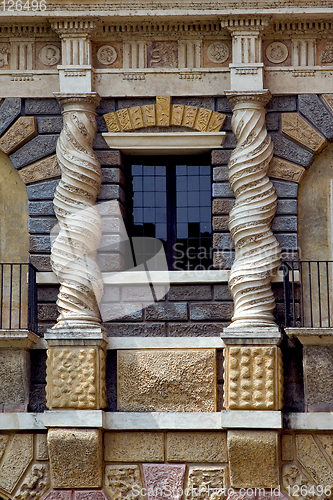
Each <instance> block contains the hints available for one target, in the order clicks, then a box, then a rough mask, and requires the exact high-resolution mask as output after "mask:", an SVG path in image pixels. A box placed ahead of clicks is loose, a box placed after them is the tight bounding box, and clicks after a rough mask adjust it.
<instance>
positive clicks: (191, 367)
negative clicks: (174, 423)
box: [117, 349, 216, 412]
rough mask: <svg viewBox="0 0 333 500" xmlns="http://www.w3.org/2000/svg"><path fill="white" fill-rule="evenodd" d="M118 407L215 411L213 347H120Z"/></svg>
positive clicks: (214, 358)
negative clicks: (184, 348)
mask: <svg viewBox="0 0 333 500" xmlns="http://www.w3.org/2000/svg"><path fill="white" fill-rule="evenodd" d="M117 367H118V410H119V411H206V412H207V411H208V412H209V411H216V382H215V381H216V357H215V350H213V349H207V350H206V349H201V350H196V349H188V350H181V349H179V350H175V351H172V352H168V351H164V350H156V351H154V350H149V351H145V350H137V351H125V350H124V351H118V364H117Z"/></svg>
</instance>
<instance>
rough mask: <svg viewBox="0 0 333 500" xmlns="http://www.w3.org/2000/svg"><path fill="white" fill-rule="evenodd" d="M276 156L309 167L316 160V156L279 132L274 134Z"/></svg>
mask: <svg viewBox="0 0 333 500" xmlns="http://www.w3.org/2000/svg"><path fill="white" fill-rule="evenodd" d="M271 137H272V139H273V144H274V154H275V155H276V156H278V157H279V158H283V159H284V160H288V161H291V162H293V163H297V164H298V165H302V167H309V166H310V165H311V163H312V162H313V160H314V154H313V153H311V152H310V151H308V150H307V149H305V148H303V147H302V146H300V145H299V144H297V143H296V142H294V141H291V140H290V139H288V138H287V137H284V136H283V135H281V134H280V133H278V132H272V133H271Z"/></svg>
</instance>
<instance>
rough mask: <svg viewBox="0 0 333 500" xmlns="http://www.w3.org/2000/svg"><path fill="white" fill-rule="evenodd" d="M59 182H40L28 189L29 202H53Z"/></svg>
mask: <svg viewBox="0 0 333 500" xmlns="http://www.w3.org/2000/svg"><path fill="white" fill-rule="evenodd" d="M58 183H59V180H58V179H56V180H54V181H46V182H40V183H38V184H33V185H32V186H28V187H27V195H28V200H53V198H54V192H55V189H56V187H57V185H58Z"/></svg>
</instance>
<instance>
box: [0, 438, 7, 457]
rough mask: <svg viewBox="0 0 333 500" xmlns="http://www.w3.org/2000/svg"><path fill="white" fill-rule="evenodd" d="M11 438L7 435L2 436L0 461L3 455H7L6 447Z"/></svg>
mask: <svg viewBox="0 0 333 500" xmlns="http://www.w3.org/2000/svg"><path fill="white" fill-rule="evenodd" d="M8 440H9V436H8V435H6V434H1V435H0V460H1V458H2V455H3V454H4V453H5V450H6V446H7V444H8Z"/></svg>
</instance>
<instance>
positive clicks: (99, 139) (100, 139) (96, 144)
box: [93, 134, 110, 149]
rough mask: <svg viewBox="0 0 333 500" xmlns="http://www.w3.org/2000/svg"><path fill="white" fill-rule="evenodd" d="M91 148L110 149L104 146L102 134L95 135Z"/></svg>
mask: <svg viewBox="0 0 333 500" xmlns="http://www.w3.org/2000/svg"><path fill="white" fill-rule="evenodd" d="M93 148H94V149H110V148H109V146H108V145H107V144H106V142H105V139H104V137H103V136H102V134H96V137H95V139H94V143H93Z"/></svg>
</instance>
